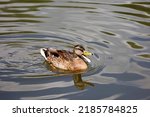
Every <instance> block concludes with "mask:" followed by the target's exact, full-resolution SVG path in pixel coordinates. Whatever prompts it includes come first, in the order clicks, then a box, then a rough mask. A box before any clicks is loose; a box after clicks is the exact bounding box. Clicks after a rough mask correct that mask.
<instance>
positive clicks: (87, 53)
mask: <svg viewBox="0 0 150 117" xmlns="http://www.w3.org/2000/svg"><path fill="white" fill-rule="evenodd" d="M83 55H84V56H91V55H92V53H91V52H88V51H84V52H83Z"/></svg>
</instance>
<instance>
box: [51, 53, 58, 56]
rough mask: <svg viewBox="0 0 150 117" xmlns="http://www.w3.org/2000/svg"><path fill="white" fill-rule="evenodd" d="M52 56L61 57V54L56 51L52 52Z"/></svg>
mask: <svg viewBox="0 0 150 117" xmlns="http://www.w3.org/2000/svg"><path fill="white" fill-rule="evenodd" d="M51 54H52V56H54V57H59V54H58V53H55V52H51Z"/></svg>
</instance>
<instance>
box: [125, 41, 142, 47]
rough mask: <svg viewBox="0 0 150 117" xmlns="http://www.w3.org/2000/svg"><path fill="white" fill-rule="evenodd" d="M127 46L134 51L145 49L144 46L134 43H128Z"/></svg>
mask: <svg viewBox="0 0 150 117" xmlns="http://www.w3.org/2000/svg"><path fill="white" fill-rule="evenodd" d="M127 44H128V45H129V46H130V47H131V48H133V49H143V46H141V45H139V44H137V43H135V42H132V41H127Z"/></svg>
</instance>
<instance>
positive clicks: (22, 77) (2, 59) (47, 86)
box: [0, 0, 150, 99]
mask: <svg viewBox="0 0 150 117" xmlns="http://www.w3.org/2000/svg"><path fill="white" fill-rule="evenodd" d="M149 19H150V2H148V1H147V0H126V1H121V0H107V1H106V0H92V1H91V0H1V1H0V99H150V69H149V68H150V48H149V46H150V42H149V40H150V33H149V32H150V27H149V26H150V20H149ZM76 44H82V45H83V46H84V47H85V48H86V49H87V50H89V51H91V52H92V53H93V56H92V57H91V60H92V64H91V67H90V68H89V70H88V71H87V72H86V73H83V74H82V78H81V77H80V76H79V77H78V78H74V77H73V76H72V74H69V75H66V74H63V73H60V74H56V73H53V72H52V71H50V70H49V68H48V66H47V65H46V64H45V62H44V59H43V57H42V56H41V55H40V53H39V49H40V48H42V47H55V48H59V49H67V50H72V47H73V46H74V45H76Z"/></svg>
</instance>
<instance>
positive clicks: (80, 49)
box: [73, 45, 92, 63]
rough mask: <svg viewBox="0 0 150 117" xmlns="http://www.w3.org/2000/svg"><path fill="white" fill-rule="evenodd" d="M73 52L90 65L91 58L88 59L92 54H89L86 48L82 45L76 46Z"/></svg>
mask: <svg viewBox="0 0 150 117" xmlns="http://www.w3.org/2000/svg"><path fill="white" fill-rule="evenodd" d="M73 52H74V53H75V54H76V55H78V56H80V57H81V58H83V59H84V60H85V61H86V62H88V63H90V62H91V60H90V59H89V58H87V56H91V55H92V53H90V52H88V51H86V50H85V48H84V47H83V46H82V45H75V46H74V49H73Z"/></svg>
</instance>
